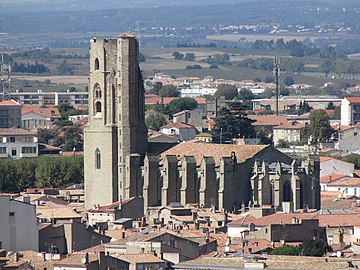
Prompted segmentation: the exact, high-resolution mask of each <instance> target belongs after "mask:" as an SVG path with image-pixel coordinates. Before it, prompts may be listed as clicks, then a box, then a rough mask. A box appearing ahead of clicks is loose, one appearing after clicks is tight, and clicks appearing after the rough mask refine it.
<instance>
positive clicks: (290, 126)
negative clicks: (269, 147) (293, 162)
mask: <svg viewBox="0 0 360 270" xmlns="http://www.w3.org/2000/svg"><path fill="white" fill-rule="evenodd" d="M303 127H304V125H303V124H300V123H298V122H291V123H284V124H283V125H280V126H277V127H274V129H273V136H274V145H277V144H279V142H280V141H281V140H283V141H286V142H289V143H297V142H300V139H301V137H300V131H301V129H302V128H303Z"/></svg>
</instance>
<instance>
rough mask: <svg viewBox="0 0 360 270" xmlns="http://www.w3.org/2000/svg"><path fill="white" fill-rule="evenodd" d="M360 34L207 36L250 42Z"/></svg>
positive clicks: (312, 39)
mask: <svg viewBox="0 0 360 270" xmlns="http://www.w3.org/2000/svg"><path fill="white" fill-rule="evenodd" d="M359 37H360V36H359V35H351V34H347V35H344V34H334V35H327V34H313V33H299V34H293V33H292V34H259V35H257V34H224V35H209V36H207V37H206V38H207V39H208V40H225V41H239V40H244V41H248V42H254V41H256V40H261V39H262V40H268V41H269V40H277V39H281V38H282V39H284V41H289V40H293V39H296V40H298V41H303V40H305V39H307V38H309V39H310V40H311V41H314V40H316V39H319V38H322V39H329V38H346V39H359Z"/></svg>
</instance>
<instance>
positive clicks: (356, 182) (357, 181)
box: [328, 177, 360, 187]
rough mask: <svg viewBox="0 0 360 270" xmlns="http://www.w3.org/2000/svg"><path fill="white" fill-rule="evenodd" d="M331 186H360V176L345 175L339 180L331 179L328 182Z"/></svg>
mask: <svg viewBox="0 0 360 270" xmlns="http://www.w3.org/2000/svg"><path fill="white" fill-rule="evenodd" d="M328 186H331V187H341V186H344V187H345V186H346V187H359V186H360V178H359V177H344V178H341V179H338V180H334V181H331V183H329V184H328Z"/></svg>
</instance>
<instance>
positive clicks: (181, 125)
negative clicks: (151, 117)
mask: <svg viewBox="0 0 360 270" xmlns="http://www.w3.org/2000/svg"><path fill="white" fill-rule="evenodd" d="M164 128H178V129H181V128H194V126H192V125H189V124H186V123H183V122H176V123H169V124H167V125H165V126H162V127H161V129H164Z"/></svg>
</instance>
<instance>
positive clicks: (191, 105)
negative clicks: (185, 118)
mask: <svg viewBox="0 0 360 270" xmlns="http://www.w3.org/2000/svg"><path fill="white" fill-rule="evenodd" d="M197 105H198V104H197V101H196V100H195V99H192V98H190V97H183V98H177V99H174V100H172V101H170V104H169V109H170V110H171V112H172V113H173V114H174V113H177V112H181V111H183V110H194V109H196V108H197Z"/></svg>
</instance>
